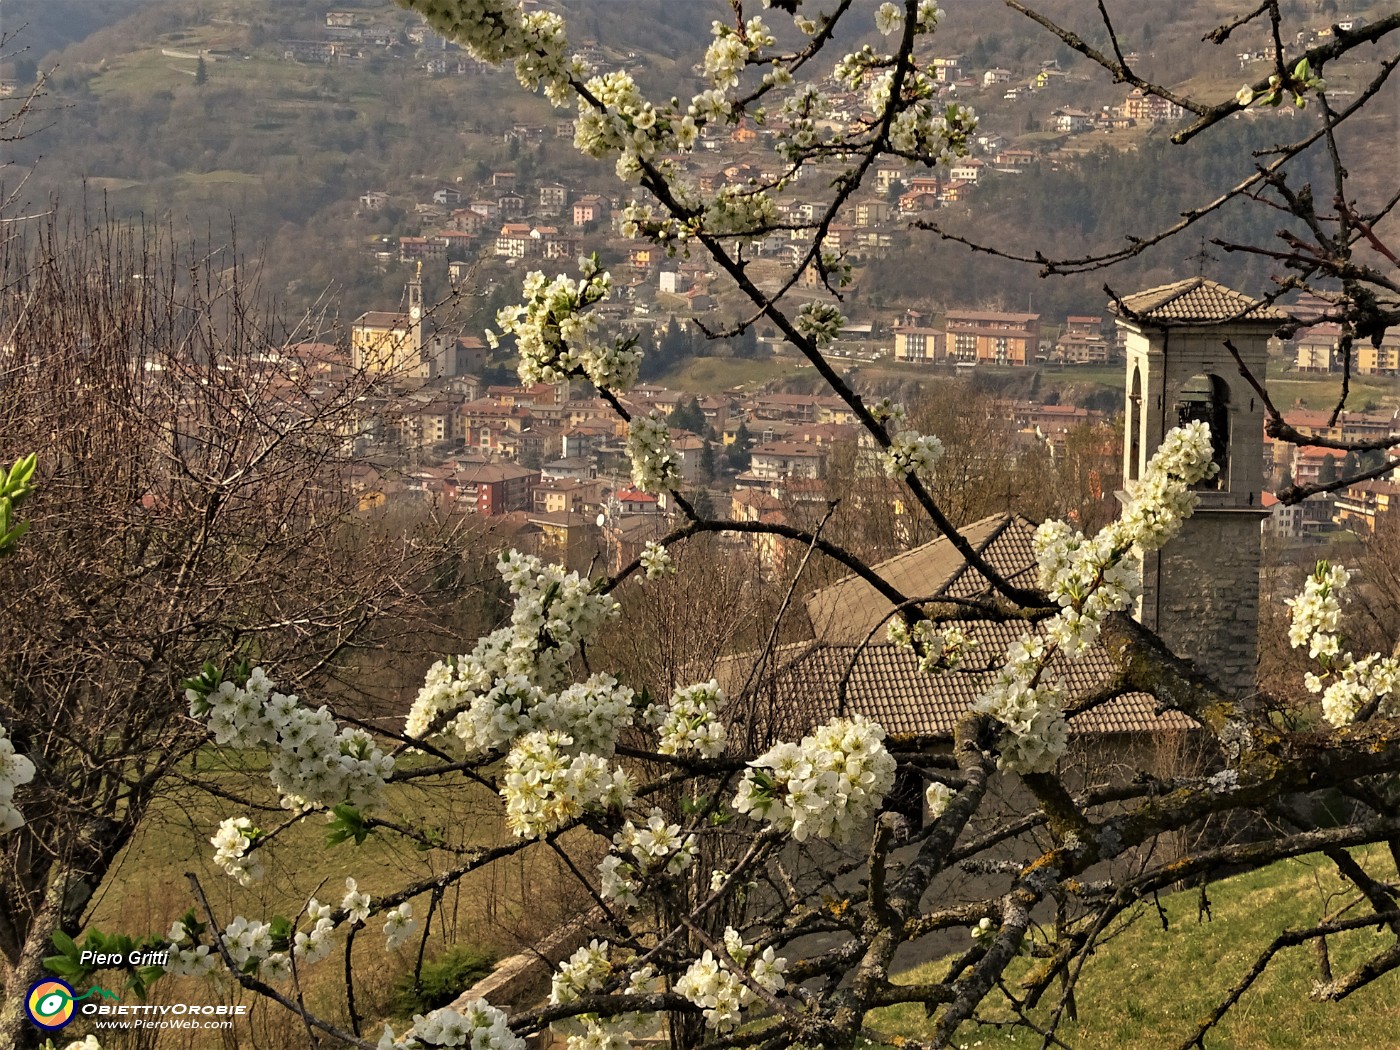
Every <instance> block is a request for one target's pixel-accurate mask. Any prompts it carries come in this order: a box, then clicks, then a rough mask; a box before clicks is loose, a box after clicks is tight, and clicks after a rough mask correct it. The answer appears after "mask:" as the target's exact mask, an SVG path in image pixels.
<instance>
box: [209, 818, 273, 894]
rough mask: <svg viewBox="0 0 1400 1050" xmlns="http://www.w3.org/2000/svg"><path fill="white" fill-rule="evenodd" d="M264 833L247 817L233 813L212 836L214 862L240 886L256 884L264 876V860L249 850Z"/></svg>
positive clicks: (220, 823) (221, 822) (220, 824)
mask: <svg viewBox="0 0 1400 1050" xmlns="http://www.w3.org/2000/svg"><path fill="white" fill-rule="evenodd" d="M261 834H262V832H261V831H259V830H258V829H257V828H255V827H254V826H253V822H252V821H251V820H249V819H248V818H247V817H229V818H228V819H227V820H223V821H220V822H219V830H218V831H217V832H216V833H215V835H214V837H213V838H211V839H210V840H209V843H210V845H212V846H213V847H214V863H215V864H217V865H218V866H219V867H220V868H222V869H223V870H224V874H226V875H228V876H230V877H232V878H235V879H237V880H238V884H239V885H240V886H249V885H252V884H253V883H254V882H257V881H258V880H259V879H261V878H262V877H263V866H262V860H261V859H260V858H259V857H258V856H257V855H256V854H252V853H249V852H248V851H249V849H250V848H251V847H252V845H253V843H254V842H256V841H257V839H258V837H259V836H260V835H261Z"/></svg>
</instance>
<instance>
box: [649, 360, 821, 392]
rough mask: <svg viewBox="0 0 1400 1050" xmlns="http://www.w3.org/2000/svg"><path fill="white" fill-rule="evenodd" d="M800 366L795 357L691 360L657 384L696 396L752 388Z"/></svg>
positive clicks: (663, 377)
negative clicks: (763, 359)
mask: <svg viewBox="0 0 1400 1050" xmlns="http://www.w3.org/2000/svg"><path fill="white" fill-rule="evenodd" d="M800 367H808V368H810V367H811V366H810V365H805V364H804V365H799V364H798V362H797V360H796V359H795V358H778V359H774V360H768V361H736V360H735V359H734V358H732V357H693V358H691V359H689V360H688V361H686V362H685V363H684V364H683V365H681V367H679V368H675V369H672V370H671V371H669V372H667V373H666V374H665V375H663V376H662V377H661V378H660V379H658V380H657V382H659V383H662V384H664V385H665V386H668V387H670V388H671V389H672V390H689V391H692V392H695V393H717V392H719V391H721V390H733V389H735V388H736V387H743V388H745V389H752V388H754V387H757V386H762V385H763V384H764V383H766V382H768V381H769V380H771V379H777V378H779V377H780V376H786V375H791V374H792V373H793V372H795V371H797V370H798V369H799V368H800Z"/></svg>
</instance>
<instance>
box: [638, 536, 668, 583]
mask: <svg viewBox="0 0 1400 1050" xmlns="http://www.w3.org/2000/svg"><path fill="white" fill-rule="evenodd" d="M641 562H642V569H643V570H644V571H645V572H646V578H647V579H648V580H659V579H661V578H662V577H664V576H674V575H675V574H676V563H675V562H674V561H673V560H672V559H671V552H670V551H668V550H667V549H666V548H665V546H663V545H662V544H660V543H657V542H656V541H654V540H647V546H646V550H644V551H642V556H641Z"/></svg>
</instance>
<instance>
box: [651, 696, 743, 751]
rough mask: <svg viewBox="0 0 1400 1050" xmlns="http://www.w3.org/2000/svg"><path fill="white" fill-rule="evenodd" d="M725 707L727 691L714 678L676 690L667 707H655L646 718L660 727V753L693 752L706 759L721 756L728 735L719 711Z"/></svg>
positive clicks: (657, 705)
mask: <svg viewBox="0 0 1400 1050" xmlns="http://www.w3.org/2000/svg"><path fill="white" fill-rule="evenodd" d="M724 705H725V696H724V690H723V689H721V688H720V686H719V682H717V681H715V680H714V679H713V678H711V679H710V680H709V681H708V682H701V683H697V684H696V685H687V686H683V687H681V688H679V689H677V690H676V691H675V692H673V693H672V694H671V702H670V704H669V705H667V706H666V707H664V708H663V707H661V706H660V705H659V704H652V705H651V706H650V707H648V708H647V710H646V712H645V717H646V719H647V721H648V722H650V723H651V724H653V725H655V726H657V733H658V735H659V736H660V738H661V740H660V743H659V745H658V746H657V750H658V751H660V752H661V754H663V755H679V754H681V753H682V752H684V751H694V752H696V753H697V754H699V755H701V756H702V757H704V758H715V757H717V756H718V755H720V754H722V753H723V752H724V744H725V740H726V734H725V728H724V722H723V720H722V719H721V718H720V711H722V710H723V709H724Z"/></svg>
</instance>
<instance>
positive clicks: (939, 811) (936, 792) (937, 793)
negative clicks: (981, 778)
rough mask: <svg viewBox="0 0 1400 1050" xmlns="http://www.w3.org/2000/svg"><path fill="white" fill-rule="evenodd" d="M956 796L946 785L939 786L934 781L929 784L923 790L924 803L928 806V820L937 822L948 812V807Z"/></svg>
mask: <svg viewBox="0 0 1400 1050" xmlns="http://www.w3.org/2000/svg"><path fill="white" fill-rule="evenodd" d="M956 794H957V792H956V791H954V790H953V789H952V788H950V787H949V786H948V785H947V784H940V783H939V782H938V781H936V780H935V781H933V783H931V784H929V786H928V787H927V788H926V789H925V790H924V803H925V805H927V806H928V815H929V819H930V820H937V819H938V818H939V817H941V816H943V814H944V813H946V812H947V811H948V805H949V803H951V802H952V801H953V796H954V795H956Z"/></svg>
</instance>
